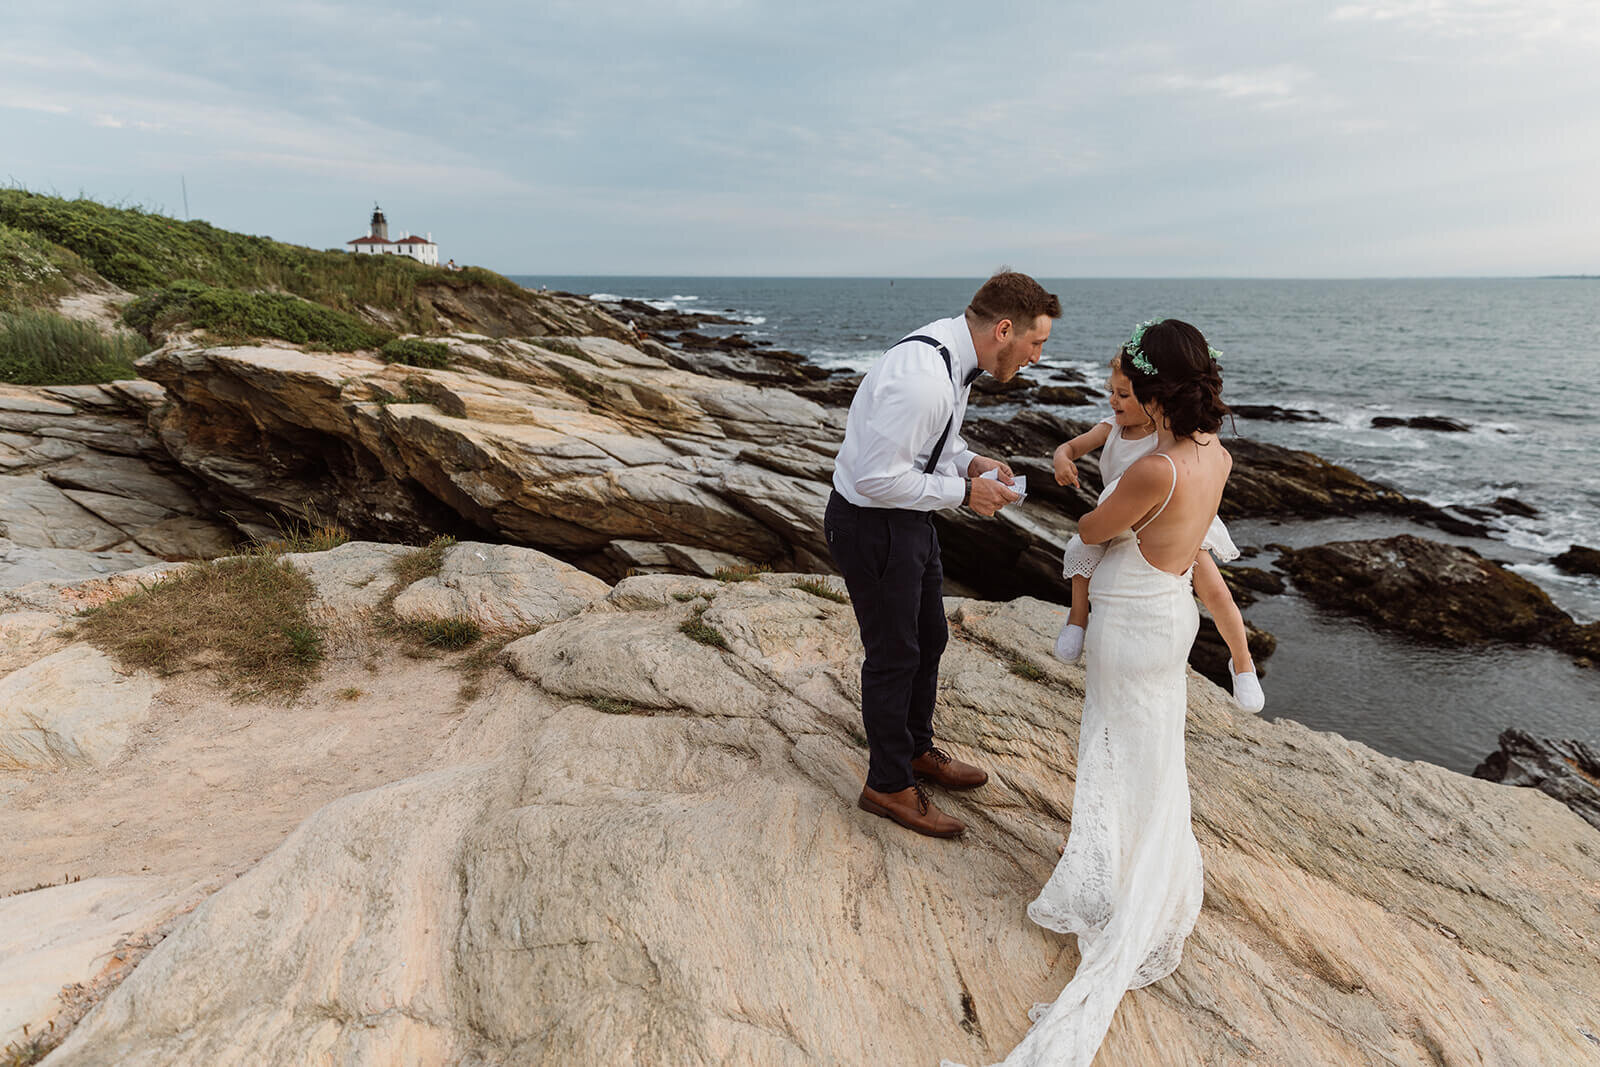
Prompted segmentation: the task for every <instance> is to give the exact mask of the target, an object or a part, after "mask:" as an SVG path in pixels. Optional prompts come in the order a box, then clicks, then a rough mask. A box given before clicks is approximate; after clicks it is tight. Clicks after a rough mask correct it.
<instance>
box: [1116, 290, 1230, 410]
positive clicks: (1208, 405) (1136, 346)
mask: <svg viewBox="0 0 1600 1067" xmlns="http://www.w3.org/2000/svg"><path fill="white" fill-rule="evenodd" d="M1119 362H1120V364H1121V370H1122V373H1123V374H1124V375H1126V376H1127V378H1128V381H1129V382H1131V383H1132V384H1133V395H1134V397H1135V398H1136V399H1138V401H1139V403H1141V404H1149V403H1152V402H1153V403H1157V404H1160V405H1161V410H1162V411H1163V412H1165V413H1166V416H1167V421H1168V422H1169V423H1170V424H1171V426H1172V433H1173V436H1175V437H1188V436H1190V435H1191V434H1195V433H1216V432H1217V431H1218V430H1220V429H1221V428H1222V419H1223V417H1224V416H1226V415H1227V414H1228V405H1226V404H1224V403H1223V402H1222V368H1221V367H1220V366H1219V365H1218V364H1217V361H1216V360H1215V359H1214V358H1212V355H1211V346H1210V345H1208V344H1206V339H1205V336H1204V335H1203V334H1201V332H1200V331H1199V330H1197V329H1195V328H1194V327H1193V326H1191V325H1189V324H1188V323H1187V322H1181V321H1179V320H1178V319H1162V320H1161V321H1160V322H1153V323H1150V324H1149V325H1147V326H1145V327H1143V329H1142V333H1141V332H1140V331H1137V330H1136V331H1135V332H1134V336H1133V338H1131V339H1130V340H1129V341H1128V343H1127V344H1125V345H1123V346H1122V349H1121V352H1120V360H1119Z"/></svg>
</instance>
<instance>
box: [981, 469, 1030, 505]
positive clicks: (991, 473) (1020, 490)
mask: <svg viewBox="0 0 1600 1067" xmlns="http://www.w3.org/2000/svg"><path fill="white" fill-rule="evenodd" d="M978 477H980V478H993V479H994V480H995V481H997V482H998V481H999V480H1000V472H999V470H987V471H984V472H983V473H982V474H980V475H978ZM1006 488H1007V489H1010V490H1011V491H1012V492H1013V493H1016V494H1017V499H1016V500H1014V501H1012V503H1014V504H1020V503H1022V498H1023V497H1025V496H1027V495H1028V476H1027V475H1026V474H1019V475H1017V476H1016V479H1015V480H1014V481H1013V482H1012V483H1011V484H1010V485H1008V486H1006Z"/></svg>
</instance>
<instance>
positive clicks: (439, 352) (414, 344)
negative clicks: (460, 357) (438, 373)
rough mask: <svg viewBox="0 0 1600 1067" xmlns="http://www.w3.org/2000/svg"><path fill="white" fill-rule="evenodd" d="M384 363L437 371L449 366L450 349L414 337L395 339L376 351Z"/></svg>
mask: <svg viewBox="0 0 1600 1067" xmlns="http://www.w3.org/2000/svg"><path fill="white" fill-rule="evenodd" d="M378 355H379V356H381V357H382V358H383V361H384V362H385V363H404V364H406V365H407V366H411V367H427V368H431V369H434V370H439V369H442V368H444V367H448V366H449V365H450V349H449V348H448V347H447V346H445V345H442V344H440V343H439V342H437V341H420V340H418V339H417V338H415V337H396V338H395V339H394V340H393V341H390V342H388V343H387V344H385V345H384V346H383V347H382V348H380V349H379V350H378Z"/></svg>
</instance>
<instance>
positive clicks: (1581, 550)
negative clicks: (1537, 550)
mask: <svg viewBox="0 0 1600 1067" xmlns="http://www.w3.org/2000/svg"><path fill="white" fill-rule="evenodd" d="M1550 562H1551V563H1554V564H1555V565H1556V566H1557V567H1560V568H1561V569H1562V570H1564V571H1566V572H1567V573H1568V574H1596V575H1600V550H1596V549H1593V548H1586V547H1585V546H1583V545H1573V546H1572V547H1571V548H1568V549H1567V550H1566V551H1565V552H1563V553H1561V555H1559V556H1556V557H1555V558H1554V559H1552V560H1551V561H1550Z"/></svg>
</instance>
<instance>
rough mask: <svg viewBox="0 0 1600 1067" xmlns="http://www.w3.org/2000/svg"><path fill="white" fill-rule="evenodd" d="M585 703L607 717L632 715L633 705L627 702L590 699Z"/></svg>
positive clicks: (603, 698) (605, 698) (601, 698)
mask: <svg viewBox="0 0 1600 1067" xmlns="http://www.w3.org/2000/svg"><path fill="white" fill-rule="evenodd" d="M584 703H585V704H587V705H589V706H590V707H591V708H594V709H595V710H596V711H603V712H605V713H606V714H607V715H632V714H633V705H632V704H630V703H628V702H627V701H626V700H612V699H611V698H610V697H588V698H586V699H585V700H584Z"/></svg>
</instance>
